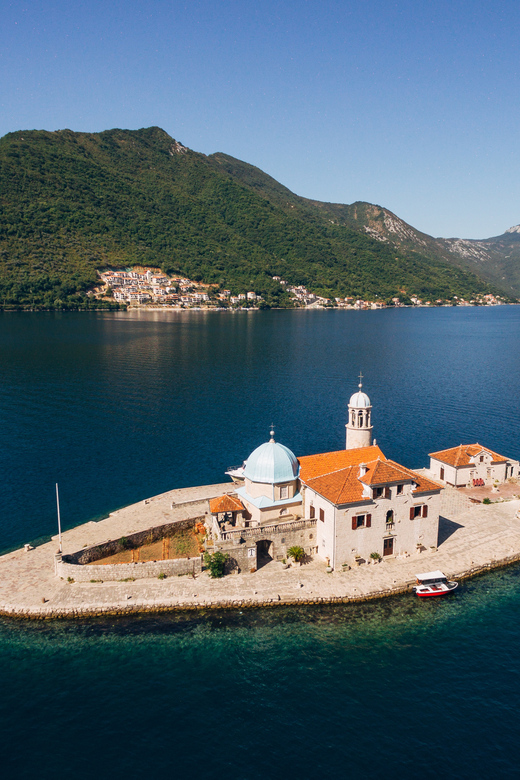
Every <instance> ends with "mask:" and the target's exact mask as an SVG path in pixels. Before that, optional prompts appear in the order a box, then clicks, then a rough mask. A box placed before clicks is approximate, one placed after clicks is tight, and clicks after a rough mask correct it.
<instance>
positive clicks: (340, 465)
mask: <svg viewBox="0 0 520 780" xmlns="http://www.w3.org/2000/svg"><path fill="white" fill-rule="evenodd" d="M378 458H379V459H380V460H386V458H385V456H384V455H383V453H382V452H381V450H380V449H379V447H377V446H376V445H375V444H373V445H372V446H371V447H358V448H356V449H353V450H338V452H322V453H321V454H319V455H304V456H303V457H302V458H298V460H299V462H300V478H301V479H302V480H303V481H304V482H306V481H307V480H308V479H312V478H313V477H318V476H322V475H323V474H329V473H332V472H333V471H338V470H339V469H344V468H346V467H347V466H359V464H360V463H368V462H369V461H372V460H377V459H378Z"/></svg>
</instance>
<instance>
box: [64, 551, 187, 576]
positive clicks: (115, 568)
mask: <svg viewBox="0 0 520 780" xmlns="http://www.w3.org/2000/svg"><path fill="white" fill-rule="evenodd" d="M67 557H70V556H67ZM201 571H202V560H201V557H200V556H198V557H197V558H175V559H172V560H167V561H142V562H138V563H109V564H105V565H104V566H103V565H99V566H96V565H95V564H94V565H93V566H81V565H78V564H77V563H67V561H65V560H63V559H61V558H60V556H59V555H57V556H56V562H55V572H56V576H58V577H62V578H63V579H64V580H67V579H68V578H69V577H70V579H71V580H74V581H75V582H91V581H92V580H102V581H103V582H107V581H118V580H130V579H133V580H141V579H147V578H154V577H158V576H159V574H165V575H166V576H167V577H180V576H181V575H183V574H199V573H200V572H201Z"/></svg>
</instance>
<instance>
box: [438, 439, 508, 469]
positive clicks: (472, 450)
mask: <svg viewBox="0 0 520 780" xmlns="http://www.w3.org/2000/svg"><path fill="white" fill-rule="evenodd" d="M481 452H487V453H488V454H489V455H491V457H492V458H493V463H505V462H506V461H507V460H508V459H507V458H504V456H503V455H499V454H498V453H496V452H493V450H490V449H488V448H487V447H483V446H482V445H481V444H459V446H458V447H451V448H450V449H448V450H440V451H439V452H430V458H435V460H440V462H441V463H447V464H448V466H455V467H457V466H471V465H472V463H473V461H471V460H470V458H472V457H474V456H475V455H480V453H481Z"/></svg>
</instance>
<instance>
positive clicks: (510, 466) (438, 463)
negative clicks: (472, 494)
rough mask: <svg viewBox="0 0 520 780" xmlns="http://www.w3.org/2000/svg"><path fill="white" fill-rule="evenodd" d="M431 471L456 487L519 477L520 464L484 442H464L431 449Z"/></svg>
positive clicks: (499, 482)
mask: <svg viewBox="0 0 520 780" xmlns="http://www.w3.org/2000/svg"><path fill="white" fill-rule="evenodd" d="M430 472H431V474H432V475H433V476H434V478H435V479H439V480H441V482H445V483H446V484H447V485H451V486H452V487H476V486H479V485H494V484H496V483H498V484H502V483H504V482H506V481H507V480H508V479H512V478H513V479H516V478H518V476H519V474H520V463H519V461H517V460H514V459H512V458H506V457H504V456H503V455H499V454H498V453H497V452H493V450H490V449H488V448H487V447H483V446H482V445H481V444H460V445H459V446H458V447H451V448H450V449H447V450H441V451H439V452H431V453H430Z"/></svg>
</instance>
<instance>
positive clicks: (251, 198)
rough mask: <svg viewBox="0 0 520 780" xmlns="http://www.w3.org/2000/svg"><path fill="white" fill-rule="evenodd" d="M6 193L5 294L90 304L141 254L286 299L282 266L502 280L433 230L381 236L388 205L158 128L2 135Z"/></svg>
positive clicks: (309, 282) (435, 282) (386, 280)
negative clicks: (302, 189)
mask: <svg viewBox="0 0 520 780" xmlns="http://www.w3.org/2000/svg"><path fill="white" fill-rule="evenodd" d="M0 203H1V206H2V208H1V215H0V305H3V306H6V307H8V306H18V305H21V306H28V307H38V306H51V307H52V306H59V307H75V306H80V307H83V306H88V305H89V302H88V299H87V298H86V297H85V294H84V293H85V291H86V290H87V289H88V287H89V286H91V285H92V284H93V283H94V282H95V280H96V269H100V268H106V267H107V266H113V267H122V266H129V265H133V264H139V265H151V266H159V267H161V268H162V269H163V270H164V271H166V272H168V273H179V274H182V275H183V276H187V277H188V278H191V279H194V280H197V281H206V282H212V283H217V284H220V285H222V286H225V287H229V288H230V289H231V290H233V291H236V292H242V291H245V290H246V289H247V290H255V291H256V292H257V293H260V294H263V296H264V297H265V298H266V300H267V301H268V302H270V303H271V304H275V305H276V304H278V305H287V304H288V297H287V296H286V294H285V293H284V290H283V288H282V287H280V285H279V284H278V283H277V282H274V281H273V279H272V277H273V276H281V277H283V278H284V279H286V280H287V281H288V282H290V283H293V284H304V285H306V286H307V287H308V288H309V289H310V290H312V291H313V292H316V293H318V294H322V295H326V296H334V295H338V296H346V295H353V296H356V297H364V298H371V299H374V298H381V299H388V298H391V297H393V296H400V297H401V298H403V299H406V298H407V297H408V296H409V295H412V294H415V295H418V296H420V297H423V298H429V299H434V300H435V299H437V298H449V297H452V296H453V295H458V296H464V297H471V296H474V295H478V294H481V293H485V292H489V291H492V292H493V291H495V292H496V291H497V290H498V291H499V292H500V289H499V288H500V287H502V286H503V285H500V284H496V285H494V286H493V285H490V284H488V283H487V282H484V281H482V279H480V278H479V277H478V276H477V275H475V274H473V273H471V272H469V271H468V270H466V269H465V268H459V267H455V266H453V265H452V264H450V263H449V262H447V259H446V258H445V257H442V256H440V255H439V253H436V252H435V251H433V249H432V248H431V247H432V245H431V244H429V243H428V242H425V243H424V245H423V244H421V243H419V244H417V242H414V241H412V242H411V243H408V244H407V243H406V242H404V241H403V242H401V243H399V242H394V241H390V240H389V239H388V238H387V236H386V235H383V233H382V232H381V233H380V234H379V235H376V233H377V230H376V228H372V227H371V224H372V223H374V224H375V223H378V220H379V223H381V222H382V223H384V222H385V219H386V216H383V217H380V216H378V215H377V212H379V213H382V214H384V215H388V214H390V212H387V211H386V210H384V209H380V207H377V206H371V205H370V204H363V203H361V204H353V205H351V206H345V205H341V204H327V203H320V202H316V201H311V200H307V199H305V198H300V197H298V196H297V195H295V194H294V193H292V192H290V191H289V190H288V189H287V188H285V187H283V186H282V185H281V184H279V183H278V182H276V181H275V180H274V179H272V178H271V177H269V176H267V175H266V174H264V173H263V172H262V171H260V170H259V169H257V168H255V167H254V166H251V165H248V164H247V163H242V162H240V161H239V160H235V159H234V158H232V157H229V156H228V155H224V154H214V155H210V156H205V155H203V154H199V153H197V152H193V151H191V150H190V149H188V148H186V147H184V146H182V145H181V144H180V143H178V142H177V141H175V140H174V139H173V138H171V137H170V136H169V135H168V134H167V133H165V132H164V131H163V130H161V129H160V128H157V127H152V128H147V129H142V130H136V131H130V130H109V131H106V132H103V133H74V132H72V131H70V130H60V131H57V132H46V131H20V132H16V133H9V134H8V135H6V136H4V137H3V138H2V139H0ZM367 215H371V216H370V220H372V221H371V222H370V220H369V222H370V224H367ZM392 216H393V215H392ZM395 219H396V220H397V218H396V217H395ZM399 222H400V221H399ZM401 224H403V225H404V224H405V223H401ZM411 230H413V229H412V228H411ZM418 235H419V234H418ZM425 238H427V239H429V241H430V242H435V240H434V239H430V237H425ZM449 254H451V253H450V252H449V250H446V255H449Z"/></svg>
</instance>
